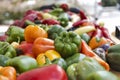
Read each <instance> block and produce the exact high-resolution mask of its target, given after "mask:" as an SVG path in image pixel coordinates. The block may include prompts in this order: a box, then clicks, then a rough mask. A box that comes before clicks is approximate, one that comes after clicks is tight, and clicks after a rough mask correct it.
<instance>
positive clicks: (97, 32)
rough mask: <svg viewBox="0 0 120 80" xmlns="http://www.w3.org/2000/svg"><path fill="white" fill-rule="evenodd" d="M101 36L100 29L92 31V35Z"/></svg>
mask: <svg viewBox="0 0 120 80" xmlns="http://www.w3.org/2000/svg"><path fill="white" fill-rule="evenodd" d="M102 36H103V33H102V31H101V30H100V29H99V28H97V29H96V30H95V31H94V32H93V33H92V37H102Z"/></svg>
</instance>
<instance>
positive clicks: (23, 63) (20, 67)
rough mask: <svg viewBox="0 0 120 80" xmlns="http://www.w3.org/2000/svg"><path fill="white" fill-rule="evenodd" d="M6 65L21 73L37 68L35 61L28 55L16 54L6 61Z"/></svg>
mask: <svg viewBox="0 0 120 80" xmlns="http://www.w3.org/2000/svg"><path fill="white" fill-rule="evenodd" d="M6 66H13V67H15V69H16V70H17V71H18V73H22V72H25V71H28V70H31V69H34V68H37V66H38V65H37V61H36V60H35V59H34V58H32V57H29V56H18V57H14V58H12V59H9V60H7V61H6Z"/></svg>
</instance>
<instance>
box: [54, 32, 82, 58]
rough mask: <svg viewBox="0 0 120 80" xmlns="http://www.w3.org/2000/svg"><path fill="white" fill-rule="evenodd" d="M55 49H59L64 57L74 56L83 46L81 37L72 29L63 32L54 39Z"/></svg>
mask: <svg viewBox="0 0 120 80" xmlns="http://www.w3.org/2000/svg"><path fill="white" fill-rule="evenodd" d="M54 45H55V49H56V51H58V52H59V53H60V54H61V56H62V57H63V58H67V57H70V56H72V55H73V54H75V53H77V52H79V50H80V46H81V37H80V36H79V35H78V34H76V33H74V32H72V31H70V32H61V33H60V36H58V37H57V38H56V39H55V41H54Z"/></svg>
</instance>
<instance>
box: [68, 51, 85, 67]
mask: <svg viewBox="0 0 120 80" xmlns="http://www.w3.org/2000/svg"><path fill="white" fill-rule="evenodd" d="M85 57H86V56H85V55H84V54H80V53H76V54H74V55H73V56H70V57H68V58H67V59H66V62H67V65H68V66H69V65H71V64H73V63H78V62H79V61H81V60H83V59H84V58H85Z"/></svg>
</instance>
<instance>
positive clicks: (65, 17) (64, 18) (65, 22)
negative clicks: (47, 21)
mask: <svg viewBox="0 0 120 80" xmlns="http://www.w3.org/2000/svg"><path fill="white" fill-rule="evenodd" d="M58 21H60V25H61V26H63V27H66V26H67V25H68V22H69V17H68V14H67V13H62V14H60V15H59V17H58Z"/></svg>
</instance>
